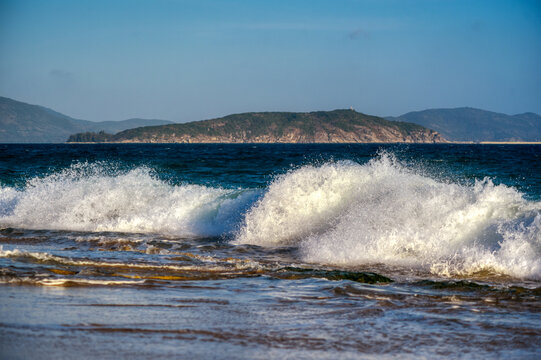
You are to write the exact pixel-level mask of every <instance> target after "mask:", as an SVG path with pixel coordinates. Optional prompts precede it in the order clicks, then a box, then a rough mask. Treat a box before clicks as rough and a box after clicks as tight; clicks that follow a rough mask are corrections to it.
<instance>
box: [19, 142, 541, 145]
mask: <svg viewBox="0 0 541 360" xmlns="http://www.w3.org/2000/svg"><path fill="white" fill-rule="evenodd" d="M13 144H31V143H13ZM35 144H39V143H35ZM48 144H70V145H76V144H207V145H210V144H218V145H224V144H227V145H229V144H238V145H244V144H246V145H261V144H282V145H285V144H305V145H309V144H325V145H332V144H342V145H345V144H348V145H354V144H415V145H420V144H430V145H439V144H456V145H541V141H447V142H354V143H345V142H344V143H331V142H324V143H323V142H306V143H305V142H302V143H301V142H288V143H286V142H144V141H141V142H134V141H130V142H128V141H119V142H113V141H112V142H86V141H85V142H82V141H81V142H64V143H48Z"/></svg>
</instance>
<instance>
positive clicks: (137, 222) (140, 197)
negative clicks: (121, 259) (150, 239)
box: [0, 164, 258, 236]
mask: <svg viewBox="0 0 541 360" xmlns="http://www.w3.org/2000/svg"><path fill="white" fill-rule="evenodd" d="M257 196H258V191H255V190H230V189H222V188H212V187H206V186H201V185H171V184H169V183H167V182H164V181H162V180H159V179H157V178H156V177H155V176H153V174H152V171H151V170H150V169H148V168H144V167H141V168H136V169H133V170H130V171H125V172H121V171H111V170H110V169H108V168H107V166H102V165H101V164H77V165H74V166H72V167H71V168H69V169H67V170H64V171H61V172H59V173H55V174H52V175H49V176H47V177H44V178H34V179H32V180H30V181H29V182H28V183H27V185H26V187H25V188H24V189H22V190H16V189H14V188H9V187H6V188H2V189H1V190H0V227H18V228H27V229H28V228H29V229H55V230H74V231H115V232H138V233H163V234H172V235H178V236H219V235H220V234H223V233H228V232H231V231H232V229H233V227H234V226H236V224H238V223H239V221H240V220H241V216H242V214H243V213H244V212H245V211H246V209H247V208H248V207H249V206H250V205H251V204H252V203H253V202H254V201H255V200H256V198H257Z"/></svg>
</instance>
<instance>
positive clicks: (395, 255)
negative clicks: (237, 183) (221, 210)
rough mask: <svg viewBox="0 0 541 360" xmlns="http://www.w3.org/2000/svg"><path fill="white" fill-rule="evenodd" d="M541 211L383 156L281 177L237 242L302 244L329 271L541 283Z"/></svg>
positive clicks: (501, 189)
mask: <svg viewBox="0 0 541 360" xmlns="http://www.w3.org/2000/svg"><path fill="white" fill-rule="evenodd" d="M540 210H541V205H540V204H539V203H536V202H529V201H527V200H525V199H524V198H523V196H522V194H521V193H519V192H518V191H516V190H515V189H514V188H511V187H507V186H505V185H494V184H493V183H492V181H490V180H489V179H485V180H482V181H477V182H475V184H472V185H459V184H455V183H446V182H441V181H437V180H434V179H432V178H430V177H427V176H424V175H422V174H419V173H416V172H414V171H411V170H408V168H406V167H405V166H402V165H400V164H399V163H398V162H397V161H396V160H395V159H394V158H393V157H392V156H390V155H387V154H383V155H381V156H380V157H379V158H377V159H374V160H372V161H370V162H369V163H367V164H365V165H359V164H356V163H352V162H338V163H333V164H325V165H323V166H320V167H312V166H307V167H303V168H301V169H298V170H296V171H292V172H290V173H288V174H286V175H284V176H282V177H280V178H278V179H277V180H276V181H275V182H274V183H273V184H271V186H270V187H269V189H268V191H267V193H266V194H265V196H264V197H263V198H262V199H261V200H260V201H259V202H258V203H256V204H255V206H254V207H253V208H252V209H251V210H250V211H249V212H248V213H247V215H246V219H245V223H244V227H243V228H242V229H241V231H240V232H239V234H238V236H237V242H238V243H250V244H257V245H263V246H280V245H288V244H289V245H290V244H295V245H297V246H298V247H299V250H300V253H301V256H302V257H303V259H304V260H305V261H308V262H315V263H323V264H333V265H340V266H358V265H363V264H375V263H383V264H389V265H399V266H408V267H417V268H422V269H426V270H428V271H431V272H433V273H435V274H438V275H443V276H446V275H448V276H455V275H464V276H469V275H473V274H479V273H486V274H494V273H497V274H507V275H511V276H515V277H522V278H541V235H540V234H541V225H540V223H541V215H540Z"/></svg>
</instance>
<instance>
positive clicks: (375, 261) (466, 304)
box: [0, 144, 541, 359]
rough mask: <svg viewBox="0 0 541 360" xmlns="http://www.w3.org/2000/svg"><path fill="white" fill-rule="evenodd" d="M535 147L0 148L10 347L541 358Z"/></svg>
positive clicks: (62, 351)
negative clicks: (540, 345)
mask: <svg viewBox="0 0 541 360" xmlns="http://www.w3.org/2000/svg"><path fill="white" fill-rule="evenodd" d="M540 150H541V146H538V145H407V146H406V145H251V144H247V145H180V144H167V145H165V144H163V145H151V144H148V145H135V144H133V145H128V144H126V145H0V185H1V188H0V246H1V249H0V282H1V284H0V291H1V294H2V296H1V300H0V319H1V320H0V334H1V336H0V351H1V352H0V354H1V355H2V358H32V357H38V356H39V357H41V358H74V357H85V358H133V357H138V358H153V359H154V358H160V357H163V358H170V357H173V356H175V357H186V358H269V357H270V358H284V357H291V358H333V359H334V358H337V357H340V358H359V357H361V358H372V357H373V358H381V357H384V358H385V357H391V358H394V357H405V358H437V357H448V356H453V357H465V358H487V357H491V358H493V357H496V358H497V357H507V356H511V357H513V358H538V357H539V356H540V352H539V346H538V345H539V342H540V339H541V325H540V324H541V321H540V320H541V316H540V315H539V314H540V310H541V306H540V305H541V302H540V299H541V285H540V281H541V231H540V230H541V202H540V201H541V151H540Z"/></svg>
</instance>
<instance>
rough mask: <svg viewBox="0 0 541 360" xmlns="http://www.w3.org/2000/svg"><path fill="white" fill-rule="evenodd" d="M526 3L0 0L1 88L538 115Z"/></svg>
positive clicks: (57, 94) (141, 100) (58, 95)
mask: <svg viewBox="0 0 541 360" xmlns="http://www.w3.org/2000/svg"><path fill="white" fill-rule="evenodd" d="M540 44H541V2H539V1H475V2H471V1H446V0H442V1H434V0H414V1H394V0H385V1H374V0H360V1H354V0H348V1H339V2H335V1H275V2H272V3H270V2H261V1H240V0H239V1H227V2H223V1H209V0H201V1H182V0H159V1H149V0H134V1H127V0H123V1H115V2H114V3H110V2H106V1H101V0H100V1H93V2H70V1H67V0H52V1H47V2H40V1H32V0H19V1H13V0H0V53H2V56H1V57H0V96H6V97H9V98H12V99H15V100H18V101H23V102H27V103H31V104H37V105H42V106H46V107H49V108H52V109H54V110H56V111H59V112H61V113H64V114H66V115H69V116H72V117H75V118H80V119H86V120H94V121H102V120H122V119H127V118H133V117H142V118H160V119H167V120H172V121H178V122H184V121H191V120H200V119H208V118H214V117H219V116H223V115H227V114H231V113H241V112H249V111H314V110H330V109H337V108H349V107H350V106H351V107H354V108H355V109H356V110H358V111H361V112H364V113H368V114H373V115H379V116H390V115H394V116H396V115H401V114H403V113H406V112H409V111H415V110H422V109H426V108H452V107H462V106H470V107H475V108H482V109H486V110H490V111H495V112H502V113H506V114H517V113H524V112H535V113H539V114H541V71H539V64H540V63H541V46H540Z"/></svg>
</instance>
